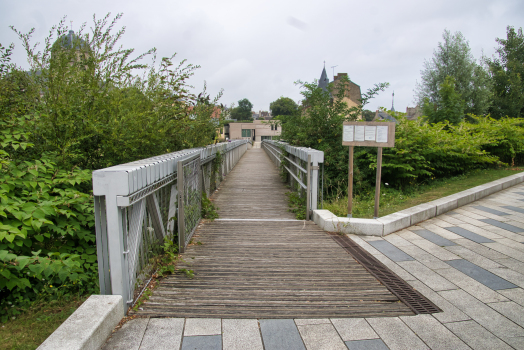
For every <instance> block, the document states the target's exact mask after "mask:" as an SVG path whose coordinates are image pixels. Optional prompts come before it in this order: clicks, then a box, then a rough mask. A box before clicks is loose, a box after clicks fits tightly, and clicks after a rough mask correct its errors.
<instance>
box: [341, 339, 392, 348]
mask: <svg viewBox="0 0 524 350" xmlns="http://www.w3.org/2000/svg"><path fill="white" fill-rule="evenodd" d="M346 346H347V347H348V349H349V350H389V348H388V347H387V346H386V344H384V342H383V341H382V339H367V340H353V341H347V342H346Z"/></svg>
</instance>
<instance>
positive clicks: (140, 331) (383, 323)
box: [103, 184, 524, 350]
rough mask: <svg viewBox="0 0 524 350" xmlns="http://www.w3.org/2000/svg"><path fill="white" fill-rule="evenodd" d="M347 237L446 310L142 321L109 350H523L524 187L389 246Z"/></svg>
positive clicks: (388, 240) (117, 336)
mask: <svg viewBox="0 0 524 350" xmlns="http://www.w3.org/2000/svg"><path fill="white" fill-rule="evenodd" d="M350 236H351V238H352V239H353V240H354V241H356V242H357V243H358V244H359V245H361V246H362V247H363V248H364V249H366V250H367V251H369V252H370V253H371V254H372V255H373V256H375V257H376V258H377V259H378V260H380V261H381V262H383V263H384V264H385V265H386V266H388V267H389V268H390V269H391V270H392V271H394V272H395V273H397V274H398V275H399V276H400V277H401V278H403V279H404V280H406V281H407V282H408V283H409V284H411V285H412V286H413V287H414V288H416V289H417V290H418V291H419V292H421V293H422V294H423V295H424V296H426V297H427V298H428V299H430V300H431V301H433V302H434V303H435V304H436V305H438V306H439V307H440V308H441V309H442V310H443V311H444V312H442V313H436V314H433V315H418V316H404V317H377V318H344V319H336V318H332V319H316V320H314V319H295V320H292V319H280V320H267V319H260V320H256V319H218V318H206V319H197V318H187V319H183V318H151V319H149V318H141V319H134V320H132V321H130V322H128V323H126V324H125V325H124V326H123V327H122V329H120V330H118V331H117V332H115V333H114V334H113V336H112V338H110V339H109V341H108V342H107V343H106V345H105V346H104V347H103V349H104V350H105V349H125V350H133V349H184V350H185V349H266V350H273V349H308V350H309V349H351V350H353V349H354V350H361V349H362V350H364V349H369V350H373V349H377V350H378V349H391V350H394V349H453V350H455V349H497V350H498V349H501V350H503V349H524V328H523V327H524V289H523V288H524V184H521V185H518V186H514V187H511V188H509V189H506V190H503V191H501V192H498V193H496V194H493V195H491V196H489V197H485V198H484V199H482V200H479V201H476V202H473V203H471V204H468V205H466V206H463V207H460V208H458V209H455V210H453V211H451V212H448V213H446V214H443V215H440V216H438V217H435V218H433V219H430V220H427V221H425V222H422V223H419V224H418V225H415V226H411V227H409V228H408V229H404V230H401V231H399V232H396V233H393V234H390V235H388V236H386V237H383V238H380V237H371V236H355V235H350Z"/></svg>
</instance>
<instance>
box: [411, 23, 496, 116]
mask: <svg viewBox="0 0 524 350" xmlns="http://www.w3.org/2000/svg"><path fill="white" fill-rule="evenodd" d="M442 38H443V39H444V41H443V42H439V43H438V48H437V49H436V50H435V51H434V52H433V58H432V59H431V60H427V61H425V62H424V69H423V70H422V71H421V75H422V76H421V79H422V81H421V82H420V83H418V84H417V89H416V90H415V93H416V98H417V99H418V102H419V104H420V105H423V104H424V101H425V100H426V101H428V102H429V103H437V105H438V99H439V89H440V86H441V85H442V84H443V83H444V81H445V80H446V77H448V76H450V77H453V79H454V81H455V90H456V92H457V93H458V94H459V95H460V97H461V98H462V99H463V100H464V103H465V105H464V113H473V114H477V115H482V114H485V113H487V112H488V108H489V103H490V94H491V80H490V79H489V74H488V72H487V70H486V69H485V68H484V67H483V66H481V65H479V64H477V63H476V61H475V59H474V58H473V55H472V54H471V50H470V48H469V43H468V41H467V40H466V39H465V38H464V36H463V35H462V33H461V32H456V33H455V34H451V33H450V31H449V30H445V31H444V34H443V35H442Z"/></svg>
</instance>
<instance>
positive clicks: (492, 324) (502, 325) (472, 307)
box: [379, 290, 524, 338]
mask: <svg viewBox="0 0 524 350" xmlns="http://www.w3.org/2000/svg"><path fill="white" fill-rule="evenodd" d="M439 294H440V295H441V296H443V297H444V298H446V299H447V300H448V301H449V302H450V303H452V304H453V305H455V306H456V307H458V308H459V309H460V310H462V311H463V312H465V313H466V314H467V315H469V316H470V317H471V318H472V319H473V320H474V321H476V322H477V323H479V324H480V325H481V326H482V327H484V328H486V329H487V330H488V331H490V332H491V333H493V334H494V335H495V336H497V337H499V338H505V337H515V336H518V335H521V334H524V333H523V332H524V329H523V328H521V327H520V326H518V325H517V324H515V323H513V322H512V321H510V320H509V319H507V318H506V317H504V316H502V315H501V314H499V313H498V312H496V311H495V310H493V309H492V308H490V307H489V306H487V305H486V304H483V303H482V302H480V301H478V300H477V299H475V298H474V297H472V296H471V295H469V294H468V293H466V292H465V291H463V290H447V291H442V292H439ZM379 335H380V334H379Z"/></svg>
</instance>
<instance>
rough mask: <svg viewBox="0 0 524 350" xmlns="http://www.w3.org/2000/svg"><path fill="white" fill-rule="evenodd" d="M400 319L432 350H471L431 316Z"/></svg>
mask: <svg viewBox="0 0 524 350" xmlns="http://www.w3.org/2000/svg"><path fill="white" fill-rule="evenodd" d="M400 319H401V320H402V321H403V322H404V323H405V324H407V325H408V327H409V328H411V330H412V331H413V332H415V334H416V335H418V336H419V337H420V338H421V339H422V340H423V341H424V342H425V343H426V344H427V345H428V346H429V347H430V348H431V349H449V350H460V349H464V350H467V349H469V346H467V345H466V344H465V343H464V342H463V341H462V340H460V339H459V338H458V337H457V336H456V335H454V334H453V333H451V332H450V331H449V330H448V329H447V328H446V327H444V326H443V325H442V324H441V323H440V322H439V321H437V320H436V319H435V318H433V316H431V315H417V316H405V317H400Z"/></svg>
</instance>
